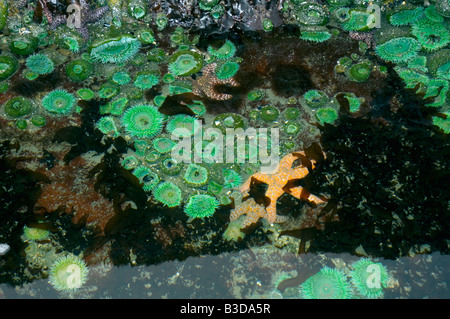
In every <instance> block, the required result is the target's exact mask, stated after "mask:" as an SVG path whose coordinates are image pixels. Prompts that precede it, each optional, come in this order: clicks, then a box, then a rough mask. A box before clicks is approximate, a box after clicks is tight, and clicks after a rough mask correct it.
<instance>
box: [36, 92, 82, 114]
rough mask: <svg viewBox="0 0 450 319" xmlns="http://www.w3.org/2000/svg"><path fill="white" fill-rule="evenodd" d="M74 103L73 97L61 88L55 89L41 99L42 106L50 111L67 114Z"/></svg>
mask: <svg viewBox="0 0 450 319" xmlns="http://www.w3.org/2000/svg"><path fill="white" fill-rule="evenodd" d="M74 104H75V97H74V96H73V95H72V94H71V93H69V92H67V91H66V90H63V89H56V90H53V91H51V92H50V93H48V94H47V95H46V96H44V98H43V99H42V106H43V107H44V109H46V110H47V111H48V112H50V113H54V114H68V113H70V112H71V111H72V109H73V106H74Z"/></svg>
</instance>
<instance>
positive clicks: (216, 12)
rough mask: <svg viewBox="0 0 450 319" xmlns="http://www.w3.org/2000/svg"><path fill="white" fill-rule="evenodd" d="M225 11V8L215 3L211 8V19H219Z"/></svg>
mask: <svg viewBox="0 0 450 319" xmlns="http://www.w3.org/2000/svg"><path fill="white" fill-rule="evenodd" d="M224 13H225V8H224V6H223V5H221V4H216V5H215V6H214V7H212V8H211V11H210V13H209V14H210V15H211V17H212V18H213V19H220V18H221V17H222V16H223V14H224Z"/></svg>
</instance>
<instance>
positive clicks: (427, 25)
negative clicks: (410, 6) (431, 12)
mask: <svg viewBox="0 0 450 319" xmlns="http://www.w3.org/2000/svg"><path fill="white" fill-rule="evenodd" d="M411 33H412V34H413V35H414V36H415V37H416V38H417V40H419V43H420V44H421V45H422V47H423V48H424V49H425V50H427V51H430V52H431V51H436V50H438V49H441V48H443V47H445V46H446V45H447V44H448V43H450V32H449V30H448V29H447V27H446V26H445V24H441V23H436V22H434V21H432V20H429V19H427V18H422V19H420V20H418V21H417V22H415V23H414V24H413V25H412V28H411Z"/></svg>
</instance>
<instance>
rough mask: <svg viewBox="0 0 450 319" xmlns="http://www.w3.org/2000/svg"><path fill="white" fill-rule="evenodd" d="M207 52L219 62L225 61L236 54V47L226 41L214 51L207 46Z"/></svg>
mask: <svg viewBox="0 0 450 319" xmlns="http://www.w3.org/2000/svg"><path fill="white" fill-rule="evenodd" d="M208 52H209V54H211V55H212V56H213V57H215V58H217V59H219V60H226V59H229V58H232V57H233V56H234V54H235V53H236V46H235V45H234V44H233V42H231V41H230V40H226V41H225V43H224V44H223V45H222V46H221V47H220V48H218V49H214V48H213V47H212V46H209V47H208Z"/></svg>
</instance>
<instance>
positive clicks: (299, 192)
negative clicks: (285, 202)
mask: <svg viewBox="0 0 450 319" xmlns="http://www.w3.org/2000/svg"><path fill="white" fill-rule="evenodd" d="M289 194H291V195H292V196H294V197H295V198H297V199H303V200H307V201H309V202H313V203H314V204H323V203H326V201H324V200H322V199H321V198H320V197H318V196H316V195H313V194H311V193H309V192H308V191H306V190H305V189H304V188H303V187H301V186H297V187H294V188H291V189H290V190H289Z"/></svg>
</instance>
